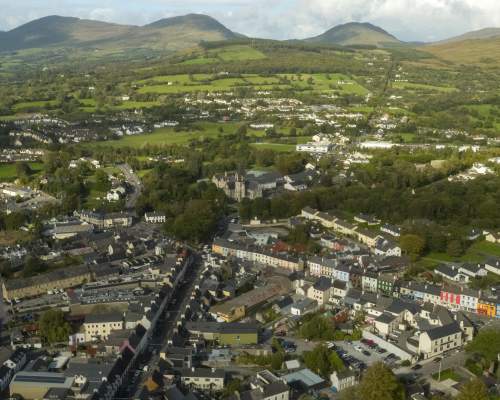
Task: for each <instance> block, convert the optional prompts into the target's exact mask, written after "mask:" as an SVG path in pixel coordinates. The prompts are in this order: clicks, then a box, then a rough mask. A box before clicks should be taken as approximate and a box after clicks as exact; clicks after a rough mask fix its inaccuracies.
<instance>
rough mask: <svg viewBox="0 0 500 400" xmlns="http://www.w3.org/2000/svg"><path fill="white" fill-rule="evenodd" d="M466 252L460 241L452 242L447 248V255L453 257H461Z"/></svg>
mask: <svg viewBox="0 0 500 400" xmlns="http://www.w3.org/2000/svg"><path fill="white" fill-rule="evenodd" d="M463 252H464V248H463V247H462V243H461V242H460V240H456V239H454V240H450V241H449V242H448V245H447V246H446V253H447V254H448V255H449V256H451V257H460V256H461V255H462V254H463Z"/></svg>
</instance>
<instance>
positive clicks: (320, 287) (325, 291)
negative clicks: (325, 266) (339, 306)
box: [307, 276, 333, 306]
mask: <svg viewBox="0 0 500 400" xmlns="http://www.w3.org/2000/svg"><path fill="white" fill-rule="evenodd" d="M332 292H333V290H332V280H331V279H330V278H327V277H324V276H322V277H321V278H319V279H318V280H317V281H316V282H315V283H314V284H313V285H312V286H311V287H310V288H309V290H308V291H307V297H308V298H310V299H312V300H316V301H317V302H318V304H319V305H320V306H322V305H324V304H326V303H328V301H329V300H330V297H331V296H332Z"/></svg>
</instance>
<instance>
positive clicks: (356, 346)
mask: <svg viewBox="0 0 500 400" xmlns="http://www.w3.org/2000/svg"><path fill="white" fill-rule="evenodd" d="M353 347H354V350H357V351H359V352H360V353H361V352H362V351H363V349H362V348H361V346H359V345H357V344H355V345H354V346H353Z"/></svg>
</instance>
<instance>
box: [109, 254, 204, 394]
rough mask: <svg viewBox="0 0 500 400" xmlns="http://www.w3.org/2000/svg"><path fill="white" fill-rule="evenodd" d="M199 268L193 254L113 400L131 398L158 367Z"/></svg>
mask: <svg viewBox="0 0 500 400" xmlns="http://www.w3.org/2000/svg"><path fill="white" fill-rule="evenodd" d="M200 266H201V258H200V256H199V255H198V254H196V253H195V261H194V263H193V264H192V265H191V267H188V270H187V271H186V275H185V276H184V280H183V281H182V282H184V283H182V282H180V283H179V285H178V286H177V288H176V290H175V293H174V294H173V296H172V299H175V303H174V304H172V302H173V301H171V303H170V304H168V305H167V306H166V309H165V312H164V314H163V315H162V316H160V319H159V320H158V323H157V328H156V329H155V331H154V333H153V337H152V338H151V342H150V343H149V345H148V350H147V351H146V354H144V356H143V357H142V358H141V360H140V361H139V365H136V366H135V368H132V369H131V371H130V376H129V377H128V379H125V382H127V384H128V385H127V387H123V388H122V389H121V390H120V391H119V392H118V393H117V394H116V396H115V400H118V399H124V398H133V394H134V393H135V392H136V391H137V390H138V389H140V388H142V386H143V385H144V383H145V381H146V380H147V379H148V377H149V376H151V374H152V372H153V371H154V369H155V368H156V366H157V365H158V361H159V360H160V350H161V349H162V348H164V347H165V346H166V345H167V341H168V340H169V339H170V338H171V337H172V332H173V330H174V328H175V327H176V325H177V321H178V320H179V318H180V316H181V314H182V312H183V311H184V309H185V308H186V305H187V303H188V302H189V300H190V298H191V293H192V291H193V288H194V285H195V284H196V282H197V280H198V279H197V278H198V272H199V269H200ZM143 365H144V366H146V365H147V366H148V371H147V372H142V371H140V372H137V373H138V374H139V373H140V375H139V376H137V377H136V378H134V373H135V372H136V371H138V370H139V367H141V366H143Z"/></svg>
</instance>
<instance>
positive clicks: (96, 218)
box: [75, 210, 133, 229]
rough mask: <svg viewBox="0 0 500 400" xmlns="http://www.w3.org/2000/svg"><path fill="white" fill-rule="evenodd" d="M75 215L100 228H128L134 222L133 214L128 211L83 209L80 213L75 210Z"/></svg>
mask: <svg viewBox="0 0 500 400" xmlns="http://www.w3.org/2000/svg"><path fill="white" fill-rule="evenodd" d="M75 216H77V217H78V218H80V220H81V221H84V222H87V223H89V224H92V225H94V226H95V227H96V228H98V229H109V228H126V227H129V226H131V225H132V222H133V215H132V214H130V213H128V212H117V213H97V212H94V211H85V210H83V211H81V212H79V213H77V212H75Z"/></svg>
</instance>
